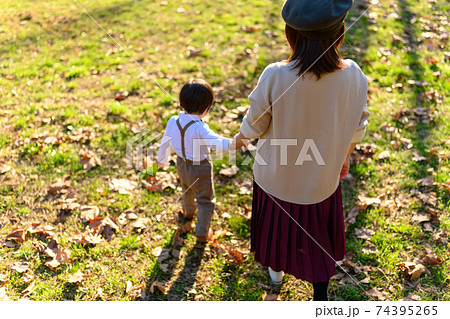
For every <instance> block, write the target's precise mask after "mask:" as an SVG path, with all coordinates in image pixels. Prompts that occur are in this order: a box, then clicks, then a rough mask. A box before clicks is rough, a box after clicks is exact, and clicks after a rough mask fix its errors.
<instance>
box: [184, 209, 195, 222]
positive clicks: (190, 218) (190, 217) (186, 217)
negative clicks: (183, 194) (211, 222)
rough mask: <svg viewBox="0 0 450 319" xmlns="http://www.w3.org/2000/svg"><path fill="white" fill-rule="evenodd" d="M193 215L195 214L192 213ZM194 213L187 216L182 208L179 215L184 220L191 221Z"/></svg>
mask: <svg viewBox="0 0 450 319" xmlns="http://www.w3.org/2000/svg"><path fill="white" fill-rule="evenodd" d="M194 213H195V212H194ZM194 213H192V214H188V213H187V212H186V211H185V210H184V208H183V210H182V211H181V212H180V215H181V216H182V217H183V218H184V219H187V220H192V219H193V218H194Z"/></svg>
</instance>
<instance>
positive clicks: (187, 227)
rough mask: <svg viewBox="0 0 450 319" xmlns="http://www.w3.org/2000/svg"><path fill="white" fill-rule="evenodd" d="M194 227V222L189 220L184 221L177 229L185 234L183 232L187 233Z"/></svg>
mask: <svg viewBox="0 0 450 319" xmlns="http://www.w3.org/2000/svg"><path fill="white" fill-rule="evenodd" d="M194 228H195V223H194V221H192V220H190V221H188V222H186V223H185V224H184V225H182V226H181V227H180V228H179V229H180V231H181V233H182V234H185V233H188V232H190V231H192V230H194Z"/></svg>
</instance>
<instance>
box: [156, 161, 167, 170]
mask: <svg viewBox="0 0 450 319" xmlns="http://www.w3.org/2000/svg"><path fill="white" fill-rule="evenodd" d="M156 163H157V164H158V167H159V168H161V169H167V168H169V164H164V163H160V162H158V161H157V162H156Z"/></svg>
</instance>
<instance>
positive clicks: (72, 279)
mask: <svg viewBox="0 0 450 319" xmlns="http://www.w3.org/2000/svg"><path fill="white" fill-rule="evenodd" d="M86 277H87V276H86V275H84V274H83V273H82V272H81V271H80V270H78V271H77V272H76V273H74V274H72V275H70V276H69V278H67V282H69V283H71V284H76V285H77V286H82V285H83V284H84V282H85V281H86Z"/></svg>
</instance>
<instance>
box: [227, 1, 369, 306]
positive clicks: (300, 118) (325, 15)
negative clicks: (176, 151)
mask: <svg viewBox="0 0 450 319" xmlns="http://www.w3.org/2000/svg"><path fill="white" fill-rule="evenodd" d="M352 3H353V1H352V0H336V1H332V0H326V1H320V2H316V1H310V0H288V1H286V3H285V4H284V7H283V10H282V17H283V19H284V21H285V22H286V28H285V32H286V38H287V41H288V43H289V45H290V47H291V49H292V53H291V56H290V58H289V59H288V60H287V61H282V62H278V63H273V64H271V65H269V66H268V67H267V68H266V69H265V70H264V72H263V73H262V75H261V77H260V79H259V82H258V85H257V87H256V88H255V89H254V91H253V92H252V93H251V94H250V96H249V102H250V108H249V110H248V112H247V114H246V116H245V117H244V120H243V123H242V125H241V132H240V133H239V134H238V135H237V136H236V137H235V141H234V143H236V147H237V148H240V147H241V146H242V145H243V144H244V141H245V140H246V139H252V138H259V141H258V145H257V156H256V158H255V164H254V185H253V186H254V189H253V212H252V224H251V225H252V229H251V250H252V251H253V252H254V254H255V259H256V260H257V261H258V262H260V263H261V264H262V265H263V266H267V267H269V273H270V276H271V279H272V282H273V283H274V284H281V283H282V279H283V273H284V272H285V273H290V274H292V275H294V276H295V277H296V278H299V279H302V280H306V281H309V282H311V283H312V284H313V287H314V300H328V297H327V288H328V282H329V280H330V278H331V277H332V276H333V275H334V274H335V273H336V269H335V262H336V261H338V260H341V259H343V257H344V254H345V232H344V221H343V209H342V197H341V188H340V185H339V180H340V178H342V177H343V176H345V175H346V174H347V173H348V170H349V155H350V153H351V151H352V150H353V148H354V147H355V145H356V143H357V142H359V141H360V140H361V139H362V138H363V136H364V134H365V128H366V126H367V121H366V120H367V118H368V117H369V112H368V111H367V109H366V104H367V79H366V77H365V76H364V74H363V73H362V71H361V69H360V68H359V67H358V65H357V64H356V63H355V62H353V61H352V60H343V59H341V57H340V55H339V47H340V45H341V44H342V42H343V39H344V22H343V21H344V18H345V16H346V13H347V11H348V10H349V9H350V7H351V6H352Z"/></svg>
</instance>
